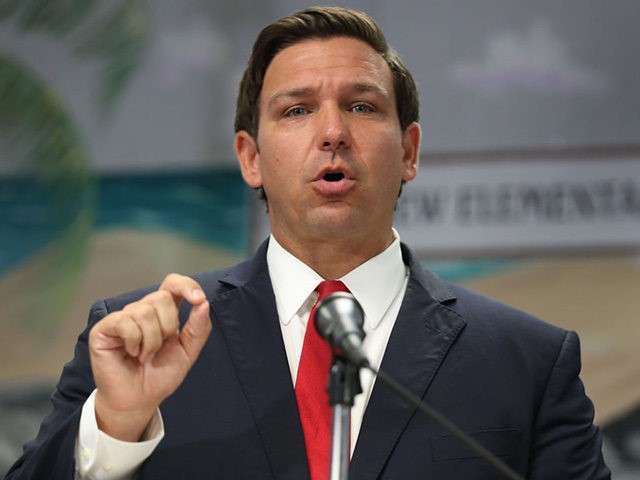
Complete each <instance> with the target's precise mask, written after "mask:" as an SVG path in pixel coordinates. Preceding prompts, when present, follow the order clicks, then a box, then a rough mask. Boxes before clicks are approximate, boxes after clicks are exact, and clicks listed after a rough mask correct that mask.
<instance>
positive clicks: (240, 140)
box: [233, 130, 262, 188]
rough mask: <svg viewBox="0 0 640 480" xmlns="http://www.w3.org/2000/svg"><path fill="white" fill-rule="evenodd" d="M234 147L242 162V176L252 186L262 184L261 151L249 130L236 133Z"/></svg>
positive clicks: (255, 186) (240, 162) (239, 161)
mask: <svg viewBox="0 0 640 480" xmlns="http://www.w3.org/2000/svg"><path fill="white" fill-rule="evenodd" d="M233 147H234V149H235V152H236V157H237V158H238V163H239V164H240V171H241V172H242V178H243V179H244V181H245V182H246V184H247V185H249V186H250V187H251V188H259V187H261V186H262V173H261V171H260V152H259V151H258V145H257V144H256V141H255V140H254V139H253V137H252V136H251V135H250V134H249V132H247V131H245V130H240V131H239V132H238V133H236V138H235V141H234V143H233Z"/></svg>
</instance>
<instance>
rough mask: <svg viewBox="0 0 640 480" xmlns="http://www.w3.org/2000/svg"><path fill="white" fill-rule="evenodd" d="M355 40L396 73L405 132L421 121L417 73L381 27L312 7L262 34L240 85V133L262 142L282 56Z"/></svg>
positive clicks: (358, 15)
mask: <svg viewBox="0 0 640 480" xmlns="http://www.w3.org/2000/svg"><path fill="white" fill-rule="evenodd" d="M337 36H346V37H353V38H356V39H359V40H362V41H364V42H365V43H367V44H369V45H370V46H371V47H372V48H373V49H374V50H375V51H376V52H378V53H380V55H382V57H383V58H384V60H385V61H386V62H387V65H389V68H390V69H391V74H392V77H393V87H394V93H395V97H396V105H397V111H398V118H399V120H400V127H401V128H402V130H404V129H405V128H407V126H409V124H411V123H412V122H415V121H418V118H419V100H418V92H417V89H416V85H415V82H414V80H413V76H412V75H411V72H409V70H408V69H407V67H406V66H405V64H404V63H403V62H402V60H401V59H400V57H399V56H398V55H397V54H396V52H394V51H393V49H391V47H390V46H389V44H388V43H387V40H386V39H385V37H384V34H383V33H382V30H381V29H380V27H379V26H378V24H377V23H376V22H375V21H374V20H373V19H372V18H371V17H370V16H369V15H367V14H366V13H364V12H360V11H357V10H351V9H347V8H341V7H312V8H307V9H305V10H301V11H299V12H296V13H294V14H292V15H289V16H287V17H284V18H281V19H280V20H277V21H275V22H273V23H271V24H270V25H267V26H266V27H265V28H263V29H262V31H261V32H260V34H259V35H258V37H257V38H256V41H255V43H254V44H253V51H252V53H251V57H250V59H249V63H248V65H247V69H246V70H245V72H244V75H243V77H242V81H241V82H240V90H239V92H238V101H237V106H236V118H235V126H234V128H235V131H236V132H238V131H240V130H246V131H247V132H249V134H250V135H251V136H252V137H253V138H254V139H256V138H257V135H258V119H259V116H260V110H259V104H260V93H261V91H262V84H263V81H264V75H265V73H266V71H267V68H268V67H269V64H270V63H271V61H272V60H273V58H274V57H275V56H276V55H277V54H278V52H280V51H282V50H284V49H285V48H287V47H289V46H291V45H293V44H295V43H298V42H301V41H303V40H308V39H311V38H330V37H337Z"/></svg>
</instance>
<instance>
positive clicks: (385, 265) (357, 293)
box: [267, 229, 407, 328]
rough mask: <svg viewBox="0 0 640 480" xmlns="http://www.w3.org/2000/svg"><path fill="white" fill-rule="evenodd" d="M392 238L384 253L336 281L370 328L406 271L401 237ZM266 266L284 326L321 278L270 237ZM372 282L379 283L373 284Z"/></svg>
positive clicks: (377, 322) (399, 287)
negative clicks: (349, 296)
mask: <svg viewBox="0 0 640 480" xmlns="http://www.w3.org/2000/svg"><path fill="white" fill-rule="evenodd" d="M393 235H394V240H393V242H392V243H391V245H389V246H388V247H387V248H386V249H385V250H384V251H382V252H381V253H379V254H378V255H376V256H375V257H373V258H370V259H369V260H367V261H366V262H365V263H363V264H362V265H360V266H358V267H356V268H355V269H354V270H352V271H351V272H349V273H347V274H346V275H345V276H344V277H342V278H340V279H338V280H342V282H344V284H345V285H346V286H347V288H348V289H349V290H350V291H351V293H352V294H353V296H354V297H355V298H356V300H358V302H359V303H360V305H361V306H362V309H363V310H364V314H365V322H369V326H370V327H371V328H376V327H377V326H378V325H379V324H380V321H381V320H382V318H383V317H384V314H385V312H386V311H387V309H388V308H389V306H390V305H391V303H392V301H393V299H394V298H395V297H396V295H397V294H398V291H399V290H400V289H401V288H402V286H403V285H404V280H405V276H406V274H407V267H406V266H405V265H404V263H403V261H402V252H401V249H400V236H399V235H398V232H397V231H396V230H395V229H394V230H393ZM267 265H268V267H269V275H270V277H271V283H272V285H273V291H274V294H275V299H276V305H277V308H278V315H279V317H280V320H281V321H282V322H283V323H284V324H285V325H286V324H288V323H289V322H290V321H291V319H292V318H293V316H294V315H295V314H296V313H297V312H298V311H299V310H300V308H301V307H302V306H303V304H304V303H305V302H307V301H308V300H309V298H310V295H311V293H312V292H313V291H314V289H315V288H316V287H317V286H318V283H320V282H321V281H322V280H323V278H322V277H321V276H320V275H318V274H317V273H316V272H315V271H314V270H313V269H311V268H310V267H309V266H308V265H306V264H305V263H303V262H302V261H301V260H299V259H298V258H296V257H294V256H293V255H292V254H291V253H289V252H288V251H287V250H285V249H284V248H283V247H282V246H281V245H280V244H279V243H278V242H277V241H276V239H275V238H274V237H273V235H272V236H271V238H270V240H269V246H268V249H267ZM372 278H374V279H379V281H374V282H372V281H371V279H372ZM314 301H315V299H314ZM309 308H310V307H309Z"/></svg>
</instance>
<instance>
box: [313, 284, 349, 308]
mask: <svg viewBox="0 0 640 480" xmlns="http://www.w3.org/2000/svg"><path fill="white" fill-rule="evenodd" d="M316 291H317V292H318V302H320V301H322V300H324V299H325V298H327V297H328V296H329V295H331V294H332V293H336V292H348V291H349V289H348V288H347V286H346V285H345V284H344V283H342V282H341V281H340V280H324V281H322V282H320V283H319V284H318V286H317V288H316ZM316 303H317V302H316Z"/></svg>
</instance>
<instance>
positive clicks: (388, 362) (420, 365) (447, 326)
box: [350, 249, 465, 480]
mask: <svg viewBox="0 0 640 480" xmlns="http://www.w3.org/2000/svg"><path fill="white" fill-rule="evenodd" d="M403 254H404V256H405V263H407V264H409V266H410V269H411V276H410V278H409V283H408V285H407V290H406V293H405V297H404V300H403V302H402V307H401V309H400V312H399V314H398V318H397V319H396V323H395V325H394V328H393V331H392V333H391V337H390V338H389V342H388V344H387V348H386V351H385V354H384V357H383V360H382V364H381V367H380V368H381V370H382V371H384V372H385V373H387V374H388V375H390V376H391V377H393V378H394V379H395V380H397V381H398V382H400V383H401V384H402V385H404V386H405V387H406V388H408V389H409V390H410V391H411V392H412V393H414V394H415V395H417V396H418V397H420V398H422V397H423V396H424V394H425V392H426V391H427V389H428V387H429V385H430V383H431V381H432V379H433V377H434V375H435V374H436V372H437V370H438V368H439V367H440V365H441V363H442V361H443V359H444V357H445V356H446V354H447V352H448V350H449V348H450V347H451V344H452V343H453V342H454V340H455V339H456V338H457V336H458V334H459V333H460V331H461V330H462V329H463V328H464V325H465V322H464V320H462V319H461V318H460V317H458V316H457V315H456V314H454V313H452V312H451V310H449V309H448V308H446V307H445V306H443V305H442V303H441V302H444V301H447V300H452V299H454V298H455V297H453V295H452V294H451V293H450V292H449V290H448V288H447V287H446V285H445V284H444V283H443V282H442V281H441V280H439V279H438V278H437V277H435V276H434V275H432V274H431V273H429V272H426V271H424V270H423V269H422V267H421V266H420V265H419V264H418V263H417V262H413V261H412V259H411V255H410V253H409V251H408V250H407V249H404V250H403ZM415 410H416V408H415V407H413V406H410V405H409V404H407V403H406V402H405V401H404V400H403V399H401V398H400V397H398V396H397V395H396V394H394V393H392V392H391V391H390V390H389V389H388V388H387V387H386V386H384V385H382V384H381V383H379V382H376V383H375V385H374V388H373V391H372V393H371V398H370V399H369V403H368V406H367V409H366V411H365V414H364V418H363V421H362V427H361V429H360V434H359V436H358V442H357V444H356V448H355V451H354V455H353V458H352V462H351V465H350V478H351V479H363V480H371V479H374V478H378V476H379V475H380V472H381V471H382V469H383V467H384V465H385V464H386V462H387V460H388V458H389V456H390V455H391V453H392V450H393V448H394V445H395V444H396V443H397V440H398V438H399V437H400V435H401V434H402V432H403V430H404V428H405V427H406V425H407V423H408V422H409V420H410V418H411V417H412V415H414V413H415Z"/></svg>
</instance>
